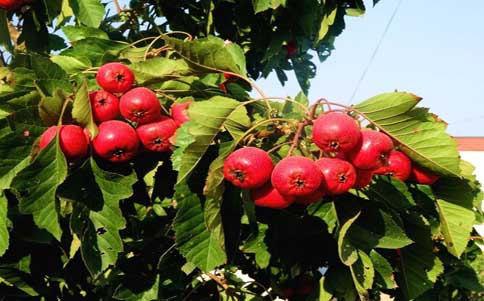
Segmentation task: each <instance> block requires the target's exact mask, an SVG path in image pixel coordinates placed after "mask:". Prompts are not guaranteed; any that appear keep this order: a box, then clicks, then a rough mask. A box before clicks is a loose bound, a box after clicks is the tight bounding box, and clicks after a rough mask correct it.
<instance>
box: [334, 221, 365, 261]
mask: <svg viewBox="0 0 484 301" xmlns="http://www.w3.org/2000/svg"><path fill="white" fill-rule="evenodd" d="M360 214H361V212H358V213H357V214H356V215H355V216H353V217H352V218H350V219H348V220H347V221H346V222H345V223H344V224H343V225H342V226H341V229H340V230H339V234H338V254H339V258H340V259H341V261H342V262H343V263H344V264H345V265H347V266H350V265H352V264H353V263H355V262H356V261H357V260H358V250H357V249H356V248H355V247H354V246H353V245H352V244H351V242H350V241H349V239H348V237H347V233H348V230H349V229H350V227H351V226H352V225H353V223H354V222H355V221H356V220H357V219H358V217H359V216H360Z"/></svg>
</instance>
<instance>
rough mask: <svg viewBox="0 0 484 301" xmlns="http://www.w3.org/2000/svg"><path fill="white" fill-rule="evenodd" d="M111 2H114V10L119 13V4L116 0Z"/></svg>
mask: <svg viewBox="0 0 484 301" xmlns="http://www.w3.org/2000/svg"><path fill="white" fill-rule="evenodd" d="M113 2H114V6H115V7H116V12H117V13H118V15H119V14H120V13H121V6H119V2H118V0H114V1H113Z"/></svg>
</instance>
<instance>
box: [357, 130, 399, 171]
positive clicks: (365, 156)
mask: <svg viewBox="0 0 484 301" xmlns="http://www.w3.org/2000/svg"><path fill="white" fill-rule="evenodd" d="M392 150H393V142H392V139H390V137H388V136H387V135H385V134H384V133H381V132H378V131H374V130H366V131H361V139H360V142H359V143H358V145H357V146H356V147H355V148H354V149H353V150H351V151H350V152H349V153H348V159H349V161H350V162H351V163H352V164H353V166H354V167H355V168H358V169H365V170H370V169H373V170H374V169H377V168H380V167H382V166H384V165H386V164H387V162H388V157H389V156H390V153H391V151H392Z"/></svg>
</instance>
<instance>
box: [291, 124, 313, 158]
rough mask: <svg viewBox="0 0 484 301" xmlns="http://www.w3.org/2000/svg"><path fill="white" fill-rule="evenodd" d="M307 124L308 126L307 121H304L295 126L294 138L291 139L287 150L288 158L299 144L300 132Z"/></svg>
mask: <svg viewBox="0 0 484 301" xmlns="http://www.w3.org/2000/svg"><path fill="white" fill-rule="evenodd" d="M307 124H308V123H307V121H306V120H304V121H301V122H299V124H298V125H297V130H296V134H295V135H294V138H293V139H292V144H291V147H290V148H289V151H288V152H287V156H288V157H290V156H291V155H292V152H293V151H294V149H295V148H296V146H297V145H298V144H299V137H300V136H301V134H302V131H303V129H304V127H305V126H306V125H307Z"/></svg>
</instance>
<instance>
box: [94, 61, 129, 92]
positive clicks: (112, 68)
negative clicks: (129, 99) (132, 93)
mask: <svg viewBox="0 0 484 301" xmlns="http://www.w3.org/2000/svg"><path fill="white" fill-rule="evenodd" d="M96 81H97V83H98V84H99V86H101V88H103V89H104V90H106V91H108V92H111V93H124V92H126V91H128V90H129V89H131V87H132V86H133V83H134V74H133V72H132V71H131V69H129V67H128V66H126V65H124V64H121V63H107V64H105V65H103V66H101V68H99V70H98V72H97V74H96Z"/></svg>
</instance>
